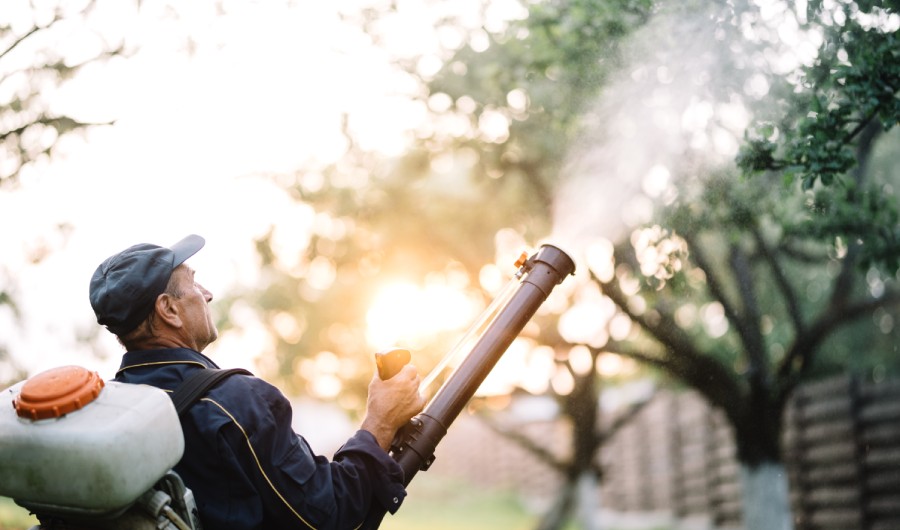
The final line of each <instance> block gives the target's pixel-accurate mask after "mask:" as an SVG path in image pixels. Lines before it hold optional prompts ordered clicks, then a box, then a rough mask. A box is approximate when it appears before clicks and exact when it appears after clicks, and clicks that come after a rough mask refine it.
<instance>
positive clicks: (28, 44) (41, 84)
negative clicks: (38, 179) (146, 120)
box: [0, 0, 125, 187]
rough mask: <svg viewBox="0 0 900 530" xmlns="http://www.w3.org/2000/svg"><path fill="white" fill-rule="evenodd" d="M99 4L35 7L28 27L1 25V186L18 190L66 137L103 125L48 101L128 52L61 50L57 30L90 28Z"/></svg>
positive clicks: (115, 47) (120, 48) (112, 48)
mask: <svg viewBox="0 0 900 530" xmlns="http://www.w3.org/2000/svg"><path fill="white" fill-rule="evenodd" d="M95 5H96V1H95V0H90V1H88V2H84V3H82V4H81V5H77V6H71V5H66V3H58V4H56V5H52V4H51V5H44V6H40V7H38V6H36V5H32V6H31V7H32V9H31V11H30V12H26V13H25V14H26V15H27V19H28V20H27V24H26V25H23V24H21V22H23V21H22V20H13V19H7V20H6V21H4V22H3V23H0V87H2V88H3V90H2V93H3V94H4V96H3V97H2V99H0V153H2V156H3V160H4V163H3V166H2V167H0V186H7V187H8V186H12V185H14V184H15V183H16V181H17V180H18V178H19V175H20V174H21V172H22V171H23V169H24V168H26V167H28V166H29V165H30V164H34V163H35V162H38V161H40V160H42V159H44V158H46V157H49V156H51V155H52V154H53V151H54V149H55V148H56V146H57V145H58V144H59V140H60V138H61V137H63V136H65V135H67V134H71V133H75V132H77V131H80V130H82V129H85V128H86V127H90V126H92V125H100V124H97V123H88V122H84V121H81V120H80V119H79V118H78V117H76V116H73V115H70V114H67V113H64V112H60V111H58V110H56V108H54V105H53V104H52V98H50V97H48V94H54V93H55V89H56V88H58V87H59V86H61V85H63V84H65V83H66V82H67V81H69V80H71V79H72V78H73V77H74V76H75V75H76V74H77V73H78V72H79V71H80V70H82V69H83V68H85V67H86V66H87V65H90V64H93V63H96V62H98V61H105V60H108V59H110V58H112V57H115V56H120V55H123V54H124V53H125V48H124V44H118V45H110V44H105V43H104V44H101V45H99V46H98V47H97V48H96V49H95V50H94V51H92V52H91V53H90V54H87V55H85V54H84V53H83V52H82V53H81V54H78V53H77V52H72V51H71V50H67V49H66V48H65V47H63V46H59V45H58V42H57V39H59V35H60V34H61V33H59V32H57V31H56V30H57V29H58V28H59V29H62V27H63V26H66V25H74V24H83V25H84V26H85V27H89V26H90V24H89V23H88V22H87V21H88V20H89V18H90V16H91V13H92V11H93V10H94V8H95Z"/></svg>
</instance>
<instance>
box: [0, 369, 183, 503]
mask: <svg viewBox="0 0 900 530" xmlns="http://www.w3.org/2000/svg"><path fill="white" fill-rule="evenodd" d="M183 452H184V438H183V437H182V433H181V424H180V423H179V421H178V415H177V414H176V413H175V408H174V406H173V405H172V400H171V399H170V398H169V396H168V395H167V394H166V393H165V392H164V391H162V390H160V389H158V388H154V387H150V386H145V385H131V384H125V383H118V382H115V381H110V382H107V383H104V382H103V380H101V379H100V377H99V376H98V375H97V373H96V372H91V371H88V370H86V369H84V368H81V367H78V366H64V367H60V368H54V369H52V370H48V371H46V372H43V373H41V374H38V375H36V376H34V377H32V378H31V379H28V380H26V381H23V382H21V383H18V384H16V385H14V386H12V387H10V388H8V389H6V390H4V391H3V393H2V394H0V495H3V496H6V497H12V498H13V499H15V500H16V502H17V503H19V504H21V505H23V506H26V507H28V508H30V509H32V510H36V511H38V510H44V511H48V512H51V513H54V512H55V513H77V514H82V515H101V514H106V513H113V512H116V511H118V510H121V509H124V508H127V507H128V506H129V505H131V504H132V503H133V502H134V500H135V499H137V498H138V497H139V496H140V495H141V494H142V493H144V492H145V491H147V490H148V489H150V488H151V487H152V486H153V485H154V484H155V483H156V481H157V480H158V479H159V478H160V477H161V476H162V475H164V474H165V473H166V472H167V471H168V470H170V469H171V468H172V467H174V466H175V464H176V463H178V461H179V460H180V459H181V455H182V453H183Z"/></svg>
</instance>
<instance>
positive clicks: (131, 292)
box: [90, 234, 206, 335]
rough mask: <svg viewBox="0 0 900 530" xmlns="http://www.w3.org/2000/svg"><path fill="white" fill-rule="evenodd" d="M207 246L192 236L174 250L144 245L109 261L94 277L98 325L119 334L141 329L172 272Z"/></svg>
mask: <svg viewBox="0 0 900 530" xmlns="http://www.w3.org/2000/svg"><path fill="white" fill-rule="evenodd" d="M205 243H206V240H204V239H203V238H202V237H200V236H198V235H194V234H191V235H189V236H187V237H186V238H184V239H182V240H181V241H179V242H177V243H175V244H174V245H172V246H171V247H161V246H158V245H151V244H148V243H141V244H139V245H134V246H132V247H128V248H127V249H125V250H123V251H122V252H119V253H118V254H115V255H114V256H110V257H109V258H107V259H106V260H105V261H104V262H103V263H101V264H100V266H99V267H97V270H96V271H94V275H93V276H92V277H91V289H90V297H91V307H93V308H94V314H95V315H97V322H98V323H99V324H102V325H104V326H106V328H107V329H108V330H110V331H111V332H113V333H115V334H116V335H123V334H125V333H128V332H129V331H132V330H133V329H135V328H137V327H138V325H139V324H140V323H141V322H143V321H144V320H145V319H146V318H147V316H148V315H149V314H150V312H151V311H152V310H153V305H154V304H155V303H156V298H157V297H158V296H159V295H161V294H162V293H163V292H165V290H166V285H167V284H168V283H169V278H170V277H171V276H172V271H174V270H175V268H176V267H178V266H179V265H181V264H182V263H184V262H185V260H187V259H188V258H190V257H191V256H193V255H194V254H196V253H197V251H198V250H200V249H201V248H203V245H204V244H205Z"/></svg>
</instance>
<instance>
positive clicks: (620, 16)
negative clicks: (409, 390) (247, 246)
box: [258, 1, 650, 528]
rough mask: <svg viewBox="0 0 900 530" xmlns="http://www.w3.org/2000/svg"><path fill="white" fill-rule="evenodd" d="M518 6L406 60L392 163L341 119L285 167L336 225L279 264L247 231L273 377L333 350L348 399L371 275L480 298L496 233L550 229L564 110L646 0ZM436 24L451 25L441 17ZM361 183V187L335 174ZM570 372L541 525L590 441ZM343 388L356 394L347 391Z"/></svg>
mask: <svg viewBox="0 0 900 530" xmlns="http://www.w3.org/2000/svg"><path fill="white" fill-rule="evenodd" d="M529 8H530V12H529V16H528V17H527V18H523V19H521V20H511V21H507V22H505V23H504V24H502V25H500V28H499V29H497V30H494V31H485V30H484V29H483V28H482V27H475V28H473V29H471V31H470V33H469V34H467V39H468V40H467V41H466V42H469V45H467V46H461V47H459V49H457V50H451V52H450V55H449V56H448V57H446V58H444V59H443V61H444V62H443V64H444V66H443V68H441V69H440V70H439V71H438V72H437V73H436V74H433V75H431V74H429V75H426V74H422V73H420V72H418V71H417V69H416V65H417V62H416V61H410V62H411V66H408V70H409V71H410V74H411V75H412V76H413V79H415V81H416V83H417V85H418V86H421V87H422V92H423V93H424V95H422V96H418V97H421V99H422V100H423V101H424V102H426V104H427V105H428V107H429V108H430V111H431V113H432V119H433V123H434V125H433V126H432V127H430V128H429V129H428V130H427V131H420V132H418V135H419V140H418V141H417V142H415V143H414V145H413V146H412V147H411V149H410V150H409V151H408V152H407V153H405V154H404V155H403V156H402V157H401V158H400V159H399V160H395V161H390V162H386V161H384V160H382V159H379V158H378V157H376V156H373V155H372V154H370V153H365V152H364V151H363V150H361V149H360V148H359V146H358V145H357V144H356V143H355V142H354V138H353V134H352V131H349V128H348V134H347V136H348V144H349V146H350V147H349V149H348V152H347V154H346V156H345V157H344V158H343V159H342V161H341V162H339V163H338V164H336V165H334V166H332V167H328V168H323V169H321V170H309V171H306V172H302V173H301V174H299V175H298V176H297V179H296V182H297V183H296V185H295V186H293V187H292V190H293V191H294V193H296V196H297V197H298V199H299V200H300V201H302V203H303V204H306V205H310V206H312V207H313V208H314V209H315V211H316V212H318V213H317V214H316V215H317V216H321V218H327V219H329V220H330V221H329V222H334V223H338V224H340V225H341V226H343V227H347V228H348V229H347V230H340V231H338V232H337V236H334V235H330V234H322V233H319V234H317V235H315V236H314V237H313V238H312V239H311V240H310V241H309V242H308V244H307V245H305V246H304V250H303V251H302V256H301V257H300V259H299V260H298V261H299V266H298V267H296V268H295V270H294V271H286V270H285V267H284V263H283V260H280V258H279V257H278V251H277V250H276V249H275V247H277V246H278V245H277V244H275V242H273V237H269V238H265V239H263V240H262V241H260V250H261V256H263V263H264V265H265V268H266V270H267V271H268V273H267V276H268V278H269V279H270V282H269V285H268V286H267V287H265V288H264V292H263V294H262V297H261V298H260V303H259V304H258V305H259V306H260V307H261V309H262V313H263V318H262V320H263V321H267V322H274V321H279V322H287V324H285V325H284V328H285V329H287V330H288V331H289V332H287V333H285V332H280V333H277V334H276V337H277V341H276V351H277V352H278V354H277V359H278V371H279V373H280V375H281V376H282V377H283V378H284V381H285V382H286V383H287V385H288V386H292V387H294V388H298V387H301V388H306V389H307V390H311V391H312V392H313V393H314V394H315V393H316V389H317V385H320V384H321V382H322V381H323V380H325V378H326V377H333V376H334V375H335V371H331V372H327V370H324V371H325V372H327V373H323V370H322V369H317V367H319V368H321V365H324V364H329V360H331V361H333V360H335V359H339V360H340V361H339V362H337V363H334V362H331V363H330V364H331V365H332V366H337V365H340V366H341V367H342V368H341V369H340V379H342V380H343V384H344V389H343V391H342V392H341V398H340V399H341V400H342V403H344V404H345V405H347V406H348V407H349V408H351V409H352V408H354V407H356V409H357V410H358V408H359V407H360V405H361V404H362V391H363V390H364V388H365V386H364V384H365V381H366V380H367V379H368V377H369V376H370V373H371V369H370V366H371V360H370V359H364V358H362V355H366V354H365V353H363V352H366V351H368V348H367V347H366V344H365V337H364V336H363V333H362V330H363V329H364V328H365V317H366V315H365V312H366V309H367V307H368V305H369V303H370V301H371V300H372V298H373V296H374V293H373V292H372V290H373V288H374V286H376V285H377V284H378V283H381V282H384V281H387V280H388V279H389V277H390V276H391V275H397V274H398V273H397V271H398V270H402V271H403V274H404V276H405V277H407V278H412V279H416V280H417V281H423V282H424V281H426V278H428V277H431V278H434V277H435V276H443V277H448V276H450V275H454V276H455V277H457V278H459V277H460V276H464V277H465V278H467V279H466V280H465V281H464V285H465V286H466V288H467V290H468V291H469V293H470V294H469V296H470V297H472V298H475V299H477V300H478V301H479V303H481V304H486V302H487V301H488V299H489V297H490V295H489V294H486V293H484V291H483V290H482V289H481V287H480V282H479V280H478V278H479V273H480V272H481V271H482V268H483V267H484V265H485V264H489V263H490V262H491V261H493V256H494V254H495V249H494V247H495V239H496V238H497V237H498V234H499V237H500V238H501V239H502V238H503V237H504V235H509V234H514V236H513V239H515V240H516V241H524V240H526V239H529V240H532V241H535V240H537V239H538V238H540V237H543V236H544V235H545V234H546V233H547V232H548V231H549V230H550V226H549V224H550V221H551V219H552V212H551V208H552V205H553V194H554V187H555V183H556V181H557V179H558V171H559V170H560V168H561V166H562V165H563V164H564V161H565V152H566V149H567V146H568V145H569V144H570V143H572V142H573V141H574V139H575V138H577V136H578V134H579V131H580V125H579V123H578V116H579V115H580V113H581V112H583V111H584V109H585V108H587V107H588V106H589V105H590V104H591V102H592V101H593V98H594V96H595V94H596V91H597V89H598V87H600V86H602V84H603V82H604V80H605V77H606V75H607V73H608V72H610V71H611V70H612V69H613V68H614V67H615V65H616V64H617V60H618V59H617V52H616V47H617V43H618V42H619V41H620V40H622V39H624V38H625V37H626V36H627V35H628V33H629V32H630V31H631V30H632V29H633V28H634V27H636V26H639V25H640V24H642V23H643V22H644V21H645V20H646V18H647V16H648V15H649V9H650V2H646V1H622V2H616V3H613V4H610V3H608V2H597V1H576V2H550V3H539V4H534V5H531V6H529ZM370 15H372V17H373V18H370V19H363V20H361V21H356V22H358V23H360V24H361V25H362V27H364V28H368V30H369V31H370V32H371V33H372V36H373V38H374V39H376V40H377V38H378V34H377V32H376V31H377V30H376V29H373V28H374V27H376V26H377V22H378V20H379V18H378V16H380V15H383V14H378V13H375V14H370ZM443 23H444V24H447V25H448V26H449V25H453V26H454V27H456V28H458V27H459V26H457V25H456V21H453V20H448V21H444V22H443ZM485 25H487V24H485ZM439 29H440V28H439ZM598 57H599V59H598ZM360 168H366V172H365V173H363V172H362V170H361V169H360ZM363 175H365V176H363ZM321 177H324V178H321ZM360 181H361V182H362V183H364V186H355V185H352V184H350V183H352V182H360ZM310 182H315V183H317V184H316V185H315V186H310V185H309V183H310ZM326 224H327V223H326ZM501 246H502V245H501ZM501 250H502V249H501ZM515 250H517V251H518V250H521V247H518V248H516V249H515ZM500 253H501V254H504V253H503V252H500ZM509 257H510V256H506V258H509ZM509 261H512V260H509ZM314 262H318V263H319V264H322V263H323V262H324V263H327V267H328V268H329V270H331V271H333V275H332V276H331V277H332V281H331V282H330V283H327V284H325V285H324V286H322V287H321V288H313V289H311V288H310V287H311V286H310V281H309V280H310V278H309V276H308V274H309V273H310V272H312V269H311V267H312V266H313V263H314ZM361 264H365V265H364V266H361ZM502 265H507V266H508V264H507V263H503V264H502ZM305 274H306V277H305V276H304V275H305ZM296 292H299V293H301V296H302V297H303V298H304V299H302V300H300V301H299V303H298V301H296V300H294V299H293V298H292V297H291V296H289V295H287V294H286V293H296ZM336 322H340V324H339V325H338V327H339V328H340V330H337V329H336V328H335V325H336V324H335V323H336ZM298 329H302V330H303V331H302V333H296V330H298ZM540 329H541V330H543V331H542V334H541V335H542V336H540V337H533V340H534V341H535V342H536V343H541V344H552V345H560V347H561V351H560V353H561V354H564V352H565V351H566V349H567V348H566V345H561V344H560V340H559V338H558V335H556V334H555V333H554V332H553V331H552V330H553V329H555V320H554V317H552V316H550V317H548V319H547V321H546V322H544V321H542V322H541V325H540ZM454 331H455V332H450V333H444V334H441V335H440V336H439V337H438V339H439V340H433V341H431V342H430V343H429V344H428V348H427V349H426V350H425V351H423V349H422V348H416V350H417V351H416V364H418V365H419V367H420V369H422V370H427V369H428V368H429V367H430V365H433V364H434V362H435V361H436V360H437V358H439V356H440V354H441V353H443V352H446V351H447V350H448V347H449V346H450V345H451V344H452V342H453V340H454V339H455V338H456V337H457V336H458V334H459V332H460V330H454ZM548 333H549V335H548ZM317 359H322V361H323V362H321V363H317ZM344 361H347V362H344ZM566 366H567V365H566V363H565V362H564V361H563V363H562V366H561V367H560V369H561V370H563V371H565V372H567V373H568V371H569V368H567V367H566ZM298 367H299V369H298ZM579 381H580V382H579V383H576V385H575V386H576V387H577V388H578V389H579V391H577V392H572V393H571V395H569V393H568V392H567V393H566V394H567V395H563V396H561V400H562V401H563V409H564V410H565V411H566V413H567V414H569V415H571V416H572V417H573V418H575V419H576V420H577V421H574V422H573V424H574V425H576V426H577V427H578V429H579V432H578V434H577V435H576V437H575V438H576V442H574V443H575V445H576V446H577V447H578V451H577V453H578V456H577V458H574V459H572V460H568V461H564V462H554V463H553V465H554V466H556V467H558V468H559V469H560V470H562V471H563V475H564V476H565V477H566V482H565V488H564V489H563V491H562V492H561V495H560V500H559V502H558V506H559V507H560V510H555V511H554V512H552V513H550V514H548V517H547V519H546V521H545V522H543V523H542V526H543V527H545V528H554V527H559V525H561V524H562V522H563V521H564V520H565V519H566V518H567V517H568V516H569V513H570V511H571V508H572V504H573V498H574V491H575V486H576V484H577V483H578V481H579V480H580V478H581V477H582V476H591V477H593V473H594V471H595V467H594V466H593V465H592V464H590V463H591V462H592V461H593V460H595V456H596V450H597V448H598V447H599V442H598V437H597V435H596V432H595V430H594V425H595V423H596V421H594V420H593V418H595V416H596V414H595V413H594V412H592V411H595V409H596V399H597V392H598V390H597V386H596V381H595V378H594V377H593V376H589V377H583V378H581V379H579ZM352 390H356V393H355V394H354V395H355V396H356V397H355V398H348V397H347V396H348V395H351V392H350V391H352ZM591 406H592V407H593V408H591V409H589V410H588V409H585V407H591ZM582 420H584V421H582ZM532 447H536V446H535V445H534V444H532ZM592 480H593V478H592Z"/></svg>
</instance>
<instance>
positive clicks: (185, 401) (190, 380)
mask: <svg viewBox="0 0 900 530" xmlns="http://www.w3.org/2000/svg"><path fill="white" fill-rule="evenodd" d="M234 374H246V375H253V374H252V373H250V372H248V371H247V370H244V369H243V368H228V369H226V370H216V369H212V368H205V369H203V370H195V371H194V373H192V374H191V375H189V376H187V378H185V380H184V381H182V382H181V384H180V385H178V388H176V389H175V390H174V391H173V392H172V394H171V398H172V403H173V404H174V405H175V411H176V412H178V415H179V416H181V414H182V413H183V412H184V411H186V410H187V409H189V408H190V407H191V405H193V404H194V402H196V401H197V400H198V399H200V398H202V397H203V396H204V395H205V394H206V393H207V392H208V391H209V389H210V388H212V387H214V386H216V384H217V383H218V382H219V381H221V380H222V379H225V378H226V377H228V376H230V375H234Z"/></svg>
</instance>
